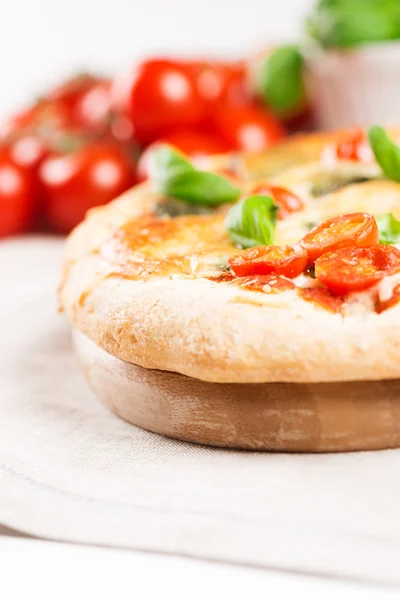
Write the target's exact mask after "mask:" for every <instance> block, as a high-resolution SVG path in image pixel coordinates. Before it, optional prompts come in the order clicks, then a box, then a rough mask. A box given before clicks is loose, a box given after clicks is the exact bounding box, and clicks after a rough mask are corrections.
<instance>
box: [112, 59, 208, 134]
mask: <svg viewBox="0 0 400 600" xmlns="http://www.w3.org/2000/svg"><path fill="white" fill-rule="evenodd" d="M112 97H113V105H114V108H115V109H116V110H117V111H119V112H120V113H121V114H122V115H123V116H124V117H125V118H127V119H128V120H129V121H130V122H131V125H132V129H133V135H134V137H135V138H136V139H137V141H138V142H140V143H143V144H146V143H149V142H152V141H154V140H156V139H157V138H160V137H162V136H164V135H165V134H166V133H169V132H170V131H171V130H173V129H177V128H183V127H192V126H194V125H197V124H198V123H200V122H201V120H202V119H203V117H204V112H205V107H204V102H203V100H202V98H201V96H200V94H199V91H198V89H197V86H196V82H195V80H194V77H193V74H192V73H191V72H190V70H189V69H188V68H187V67H186V66H185V65H183V64H181V63H178V62H173V61H170V60H149V61H147V62H143V63H141V64H140V65H138V66H136V67H135V68H134V69H132V70H131V72H130V73H129V74H127V75H126V74H125V75H122V76H121V77H119V78H117V79H116V80H115V82H114V84H113V90H112Z"/></svg>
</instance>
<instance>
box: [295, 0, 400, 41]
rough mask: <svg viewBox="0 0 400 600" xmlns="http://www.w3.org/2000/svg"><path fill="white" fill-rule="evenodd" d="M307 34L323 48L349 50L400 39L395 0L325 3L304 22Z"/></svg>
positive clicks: (398, 11) (354, 0)
mask: <svg viewBox="0 0 400 600" xmlns="http://www.w3.org/2000/svg"><path fill="white" fill-rule="evenodd" d="M307 30H308V34H309V35H310V36H311V37H313V38H314V39H315V40H317V41H318V42H319V43H321V44H322V45H323V46H325V47H342V48H343V47H344V48H345V47H351V46H356V45H359V44H364V43H367V42H381V41H387V40H392V39H398V38H399V37H400V10H399V4H398V2H397V0H337V1H336V2H335V1H332V0H331V1H329V0H325V1H322V2H320V4H319V6H318V7H317V9H316V10H315V11H314V13H313V14H312V15H311V17H310V18H309V19H308V22H307Z"/></svg>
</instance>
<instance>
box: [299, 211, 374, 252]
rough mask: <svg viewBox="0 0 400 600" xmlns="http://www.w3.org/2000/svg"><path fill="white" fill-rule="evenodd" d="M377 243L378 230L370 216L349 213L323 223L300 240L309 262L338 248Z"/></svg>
mask: <svg viewBox="0 0 400 600" xmlns="http://www.w3.org/2000/svg"><path fill="white" fill-rule="evenodd" d="M378 242H379V229H378V225H377V224H376V221H375V219H374V217H373V216H372V215H369V214H367V213H350V214H348V215H340V216H339V217H335V218H333V219H329V220H328V221H324V223H321V224H320V225H317V227H314V229H312V230H311V231H310V233H307V235H305V236H304V237H303V239H302V240H300V242H299V243H300V245H301V246H302V247H303V248H305V249H306V250H307V252H308V255H309V258H310V262H314V261H315V260H316V259H317V258H318V257H319V256H321V255H322V254H325V253H326V252H331V251H332V250H338V249H339V248H347V247H350V246H371V245H372V244H377V243H378Z"/></svg>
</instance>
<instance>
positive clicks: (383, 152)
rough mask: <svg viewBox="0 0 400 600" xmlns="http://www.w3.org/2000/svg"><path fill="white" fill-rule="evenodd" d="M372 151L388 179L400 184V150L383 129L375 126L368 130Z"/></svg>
mask: <svg viewBox="0 0 400 600" xmlns="http://www.w3.org/2000/svg"><path fill="white" fill-rule="evenodd" d="M368 139H369V143H370V144H371V148H372V151H373V153H374V155H375V158H376V160H377V162H378V163H379V165H380V167H381V169H382V171H383V172H384V174H385V175H386V177H387V178H388V179H392V180H393V181H397V182H400V148H399V146H397V145H396V144H395V143H394V142H393V141H392V140H391V139H390V138H389V136H388V134H387V133H386V131H385V130H384V129H383V127H380V126H379V125H375V126H374V127H370V128H369V130H368Z"/></svg>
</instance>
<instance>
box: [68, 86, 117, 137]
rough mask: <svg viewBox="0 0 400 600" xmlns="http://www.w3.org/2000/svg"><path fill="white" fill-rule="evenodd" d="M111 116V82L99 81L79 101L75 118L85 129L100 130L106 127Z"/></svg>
mask: <svg viewBox="0 0 400 600" xmlns="http://www.w3.org/2000/svg"><path fill="white" fill-rule="evenodd" d="M110 114H111V81H109V80H106V79H105V80H103V81H99V82H98V83H96V84H95V85H93V86H92V87H90V88H89V89H88V90H87V91H85V92H84V93H83V94H82V95H81V96H80V97H79V98H78V100H77V102H76V105H75V109H74V117H75V119H76V122H77V123H78V124H79V125H81V126H82V127H83V128H84V129H88V130H94V131H96V130H99V129H102V128H104V127H106V126H107V125H108V123H109V120H110Z"/></svg>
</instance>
